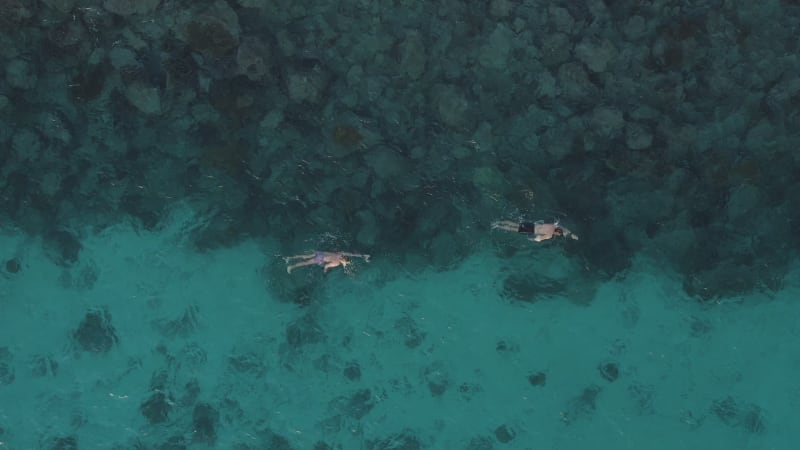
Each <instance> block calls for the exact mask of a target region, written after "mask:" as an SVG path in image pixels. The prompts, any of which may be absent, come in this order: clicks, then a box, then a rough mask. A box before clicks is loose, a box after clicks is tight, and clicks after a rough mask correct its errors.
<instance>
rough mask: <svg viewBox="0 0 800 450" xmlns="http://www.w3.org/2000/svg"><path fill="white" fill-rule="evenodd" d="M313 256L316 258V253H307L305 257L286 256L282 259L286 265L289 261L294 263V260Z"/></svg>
mask: <svg viewBox="0 0 800 450" xmlns="http://www.w3.org/2000/svg"><path fill="white" fill-rule="evenodd" d="M314 256H316V253H309V254H307V255H294V256H287V257H286V258H283V260H284V261H286V262H287V263H288V262H289V261H294V260H295V259H309V258H313V257H314Z"/></svg>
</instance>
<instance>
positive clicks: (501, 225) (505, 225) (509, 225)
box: [492, 220, 519, 233]
mask: <svg viewBox="0 0 800 450" xmlns="http://www.w3.org/2000/svg"><path fill="white" fill-rule="evenodd" d="M492 229H493V230H497V229H500V230H503V231H511V232H513V233H516V232H517V230H518V229H519V223H517V222H512V221H510V220H498V221H497V222H492Z"/></svg>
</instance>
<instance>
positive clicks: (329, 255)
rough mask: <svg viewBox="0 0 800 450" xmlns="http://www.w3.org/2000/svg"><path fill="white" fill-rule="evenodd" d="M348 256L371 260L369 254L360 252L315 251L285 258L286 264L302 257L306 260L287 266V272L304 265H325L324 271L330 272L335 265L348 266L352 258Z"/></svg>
mask: <svg viewBox="0 0 800 450" xmlns="http://www.w3.org/2000/svg"><path fill="white" fill-rule="evenodd" d="M348 258H364V261H366V262H369V255H362V254H360V253H347V252H318V251H314V253H309V254H307V255H295V256H290V257H288V258H284V260H285V261H286V264H289V262H290V261H293V260H295V259H302V260H304V261H300V262H299V263H295V264H292V265H290V266H287V267H286V273H292V270H294V269H296V268H298V267H303V266H312V265H317V266H322V267H324V270H323V272H324V273H328V271H329V270H330V269H333V268H334V267H338V266H342V267H347V265H348V264H350V259H348Z"/></svg>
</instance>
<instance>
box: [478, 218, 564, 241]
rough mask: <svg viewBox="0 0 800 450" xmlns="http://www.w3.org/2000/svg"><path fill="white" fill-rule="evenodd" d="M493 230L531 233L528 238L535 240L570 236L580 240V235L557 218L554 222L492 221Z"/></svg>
mask: <svg viewBox="0 0 800 450" xmlns="http://www.w3.org/2000/svg"><path fill="white" fill-rule="evenodd" d="M492 229H493V230H503V231H511V232H513V233H519V234H525V235H529V236H531V237H529V238H528V239H530V240H531V241H534V242H542V241H546V240H548V239H552V238H553V237H570V238H571V239H575V240H576V241H577V240H578V236H577V235H576V234H575V233H573V232H571V231H569V230H568V229H566V228H565V227H563V226H561V223H560V222H559V221H558V220H556V221H555V222H553V223H545V222H544V221H542V220H539V221H536V222H512V221H510V220H499V221H496V222H492Z"/></svg>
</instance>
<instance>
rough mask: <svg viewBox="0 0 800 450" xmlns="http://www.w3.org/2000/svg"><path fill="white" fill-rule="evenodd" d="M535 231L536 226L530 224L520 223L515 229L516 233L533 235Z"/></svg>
mask: <svg viewBox="0 0 800 450" xmlns="http://www.w3.org/2000/svg"><path fill="white" fill-rule="evenodd" d="M535 230H536V224H535V223H531V222H522V223H521V224H519V228H517V233H522V234H533V233H534V232H535Z"/></svg>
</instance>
